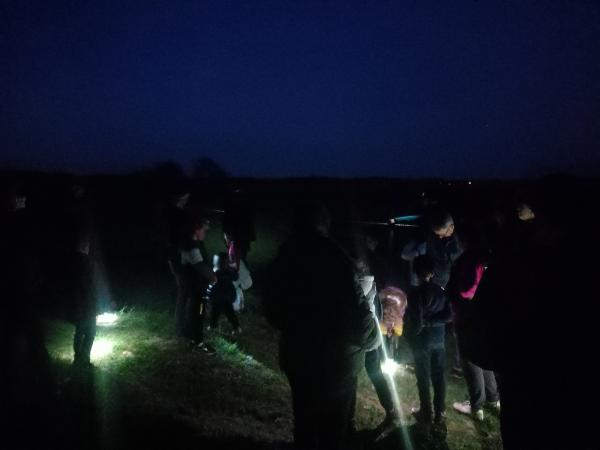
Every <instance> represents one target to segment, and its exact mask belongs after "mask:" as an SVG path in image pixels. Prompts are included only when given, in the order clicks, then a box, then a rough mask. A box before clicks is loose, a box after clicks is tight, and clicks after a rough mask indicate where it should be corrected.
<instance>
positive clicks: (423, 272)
mask: <svg viewBox="0 0 600 450" xmlns="http://www.w3.org/2000/svg"><path fill="white" fill-rule="evenodd" d="M434 267H435V263H434V261H433V258H431V257H430V256H428V255H421V256H418V257H417V258H415V260H414V269H415V272H416V274H417V276H418V277H419V281H420V286H419V287H418V289H417V290H416V291H414V292H413V295H412V296H410V297H409V298H408V307H407V311H406V316H407V317H406V325H405V334H406V339H407V341H408V344H409V345H410V347H411V349H412V352H413V356H414V360H415V374H416V377H417V389H418V391H419V402H420V408H419V409H413V411H412V413H413V415H414V416H415V418H416V419H417V421H418V422H420V423H424V424H429V423H431V420H432V418H433V419H434V422H435V423H436V424H442V423H443V422H444V418H445V411H446V405H445V402H446V378H445V375H444V370H445V366H446V350H445V340H444V339H445V338H444V336H445V325H446V323H447V322H449V321H450V318H451V311H450V304H449V302H448V299H447V298H446V295H445V293H444V290H443V289H442V288H441V287H440V286H438V285H437V284H435V283H434V282H433V281H432V279H433V276H434ZM431 384H432V385H433V408H432V403H431V393H430V385H431Z"/></svg>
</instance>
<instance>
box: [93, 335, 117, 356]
mask: <svg viewBox="0 0 600 450" xmlns="http://www.w3.org/2000/svg"><path fill="white" fill-rule="evenodd" d="M113 346H114V344H113V342H112V341H110V340H108V339H97V340H96V341H94V345H93V347H92V354H91V357H92V359H94V360H97V359H102V358H104V357H106V356H108V355H110V354H111V353H112V351H113Z"/></svg>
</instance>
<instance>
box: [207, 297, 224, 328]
mask: <svg viewBox="0 0 600 450" xmlns="http://www.w3.org/2000/svg"><path fill="white" fill-rule="evenodd" d="M222 309H223V307H222V302H220V301H219V300H218V299H214V301H213V302H212V305H211V309H210V327H211V328H212V329H213V330H214V329H216V328H217V326H218V325H219V317H220V316H221V311H222Z"/></svg>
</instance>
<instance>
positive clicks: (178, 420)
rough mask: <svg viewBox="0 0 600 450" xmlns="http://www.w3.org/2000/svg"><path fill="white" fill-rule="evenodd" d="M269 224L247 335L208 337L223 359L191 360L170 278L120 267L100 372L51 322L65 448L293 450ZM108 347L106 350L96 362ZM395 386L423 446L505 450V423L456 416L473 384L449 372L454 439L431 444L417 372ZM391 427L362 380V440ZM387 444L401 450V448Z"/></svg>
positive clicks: (66, 330) (245, 316) (254, 262)
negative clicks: (271, 292) (85, 369)
mask: <svg viewBox="0 0 600 450" xmlns="http://www.w3.org/2000/svg"><path fill="white" fill-rule="evenodd" d="M262 220H263V222H260V223H259V227H258V228H259V230H258V234H259V235H258V240H257V244H256V245H255V247H254V248H253V251H252V253H251V254H250V261H249V262H250V266H251V267H252V268H253V272H254V274H255V286H254V287H253V288H252V289H250V290H249V291H248V292H247V296H246V304H247V307H246V309H245V311H244V312H243V313H242V314H241V317H240V321H241V325H242V328H243V330H244V332H243V334H242V335H241V336H239V337H237V338H235V339H232V338H231V337H230V336H229V334H228V325H227V324H226V323H224V322H222V329H221V331H215V332H211V333H210V334H209V335H208V336H209V341H210V342H211V343H212V344H213V345H214V347H215V348H216V349H217V354H216V355H214V356H209V355H207V354H204V353H197V352H192V351H190V350H189V349H188V347H187V345H186V343H185V342H181V341H179V340H178V339H177V338H176V337H175V336H174V333H173V322H174V319H173V308H172V303H173V301H172V298H171V295H172V291H171V284H170V283H171V280H170V278H169V277H168V274H167V273H166V270H165V271H164V273H162V272H161V274H160V275H157V277H156V279H152V280H147V283H145V280H144V278H143V277H141V278H140V277H134V276H130V277H127V276H125V273H126V272H125V271H126V264H123V271H124V272H123V274H122V278H123V280H128V281H123V282H122V284H121V286H120V287H119V288H115V289H114V291H116V292H118V293H119V294H118V295H120V296H123V297H124V298H125V299H119V300H120V301H119V304H120V305H122V306H123V309H122V311H121V312H120V313H119V320H118V322H117V323H116V324H115V325H113V326H110V327H99V330H98V335H97V337H96V342H95V344H94V350H93V355H92V359H93V363H94V364H95V366H96V369H95V370H94V371H92V372H91V373H78V372H74V371H73V370H72V369H71V365H70V363H71V361H72V350H71V339H72V333H73V329H72V326H71V325H69V324H67V323H66V322H62V321H59V320H50V321H47V323H46V325H47V347H48V350H49V352H50V355H51V358H52V362H53V366H54V367H55V369H56V372H57V374H58V380H59V383H60V386H61V388H60V389H61V390H60V398H61V405H60V408H59V410H58V412H57V414H62V415H63V416H64V420H63V422H64V423H67V424H69V425H68V426H66V431H65V432H66V433H67V434H68V435H70V436H68V438H67V439H66V440H67V441H69V442H70V443H74V447H77V448H93V447H96V448H146V449H147V448H157V449H158V448H161V449H178V448H182V449H183V448H242V449H246V448H248V449H253V448H272V449H274V448H287V447H288V446H289V445H290V442H291V436H292V426H293V419H292V412H291V405H290V392H289V388H288V385H287V382H286V379H285V377H284V376H283V375H282V373H281V372H280V371H279V369H278V367H277V336H276V333H275V332H274V331H273V330H272V329H271V328H270V327H269V326H268V325H267V324H266V322H265V320H264V318H263V317H262V315H261V314H260V308H259V305H260V287H261V284H262V283H263V282H264V280H262V279H261V273H262V269H263V268H264V266H265V264H267V262H268V261H269V260H270V258H271V257H272V256H273V255H274V253H275V250H276V248H277V245H278V243H279V242H280V240H281V238H282V236H283V234H284V230H283V229H281V228H277V227H276V226H274V225H273V224H271V223H269V220H267V219H262ZM215 228H216V229H217V230H218V225H217V226H215ZM265 230H269V231H268V232H266V231H265ZM220 245H221V244H220V236H218V232H215V233H214V234H213V235H212V236H211V237H210V239H209V240H208V242H207V247H208V249H209V251H212V252H215V251H218V249H219V248H220ZM161 270H162V269H161ZM148 286H151V288H149V287H148ZM223 320H224V319H223ZM449 347H450V346H449ZM100 350H104V351H105V353H104V354H103V355H101V354H97V353H96V352H97V351H100ZM404 350H405V351H407V350H406V349H404ZM395 381H396V384H397V388H398V392H399V393H400V402H401V406H402V409H403V411H404V413H405V422H406V430H407V431H408V432H409V434H410V436H411V439H412V443H413V446H414V448H450V449H490V450H491V449H500V448H501V447H502V446H501V443H500V434H499V421H498V418H497V417H496V416H494V415H493V414H492V413H490V414H488V415H487V417H486V420H485V421H484V422H483V423H481V424H475V423H474V422H473V421H472V420H471V419H470V418H468V417H465V416H462V415H459V414H458V413H456V412H454V411H452V407H451V404H452V402H454V401H462V400H464V399H466V388H465V384H464V380H458V379H455V378H452V377H450V376H449V375H448V394H447V404H448V418H447V433H446V434H445V435H444V434H436V435H433V436H432V435H429V434H427V433H426V432H425V431H423V430H422V429H419V428H417V427H415V426H413V420H412V419H411V418H410V414H409V413H408V412H409V411H410V408H411V406H416V405H417V404H418V401H417V391H416V381H415V377H414V375H413V374H412V373H410V372H402V373H399V374H397V375H396V377H395ZM382 419H383V410H382V409H381V407H380V406H379V404H378V401H377V398H376V395H375V391H374V389H373V388H372V386H371V384H370V382H369V380H368V378H367V376H366V373H365V372H364V371H363V372H362V373H361V375H360V379H359V391H358V399H357V408H356V422H357V427H358V429H359V430H363V431H362V432H361V433H360V435H361V437H362V438H366V437H367V436H368V433H367V432H366V431H364V430H370V429H373V428H374V427H375V426H377V424H378V423H379V422H380V421H381V420H382ZM92 442H95V444H93V445H92ZM384 444H385V445H386V446H387V447H389V448H398V442H397V441H396V440H394V439H390V440H389V441H388V442H387V443H384Z"/></svg>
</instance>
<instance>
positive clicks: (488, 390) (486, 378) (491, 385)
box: [482, 370, 500, 403]
mask: <svg viewBox="0 0 600 450" xmlns="http://www.w3.org/2000/svg"><path fill="white" fill-rule="evenodd" d="M482 372H483V383H484V385H485V400H486V401H487V402H488V403H496V402H497V401H498V400H499V398H500V397H499V395H498V384H497V383H496V375H495V374H494V372H492V371H491V370H482Z"/></svg>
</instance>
